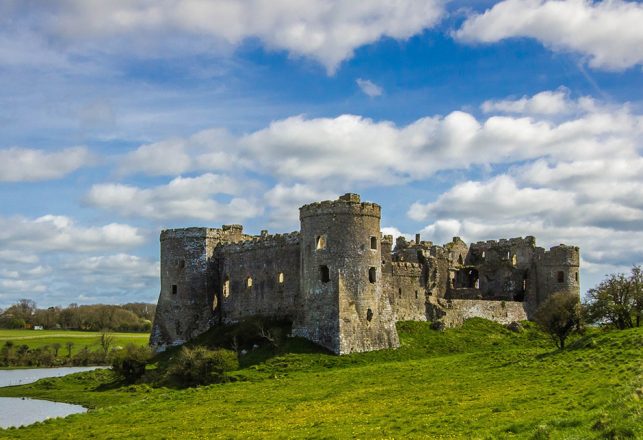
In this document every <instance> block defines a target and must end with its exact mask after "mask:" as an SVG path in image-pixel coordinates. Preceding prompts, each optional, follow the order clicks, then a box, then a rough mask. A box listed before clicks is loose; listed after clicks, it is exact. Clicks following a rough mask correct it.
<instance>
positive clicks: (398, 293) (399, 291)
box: [397, 287, 402, 298]
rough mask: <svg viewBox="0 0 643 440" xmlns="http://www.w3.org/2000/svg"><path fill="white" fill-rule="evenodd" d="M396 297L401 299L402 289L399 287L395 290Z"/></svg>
mask: <svg viewBox="0 0 643 440" xmlns="http://www.w3.org/2000/svg"><path fill="white" fill-rule="evenodd" d="M397 295H398V297H400V298H402V288H401V287H400V288H399V289H397Z"/></svg>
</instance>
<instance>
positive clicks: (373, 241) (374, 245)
mask: <svg viewBox="0 0 643 440" xmlns="http://www.w3.org/2000/svg"><path fill="white" fill-rule="evenodd" d="M371 249H377V237H371Z"/></svg>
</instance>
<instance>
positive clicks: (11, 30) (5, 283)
mask: <svg viewBox="0 0 643 440" xmlns="http://www.w3.org/2000/svg"><path fill="white" fill-rule="evenodd" d="M642 22H643V6H642V5H641V3H640V2H632V1H630V2H628V1H621V0H613V1H603V2H599V1H596V2H591V1H588V0H569V1H546V0H503V1H498V2H493V1H476V2H463V1H451V2H448V1H431V0H422V1H419V0H418V1H413V0H408V1H399V2H395V3H394V2H388V1H369V2H354V1H331V0H306V1H304V2H302V1H297V2H294V1H287V0H281V1H275V0H271V1H268V0H250V1H245V2H241V1H239V2H235V1H212V2H198V1H196V0H184V1H178V0H167V1H164V2H149V1H144V0H120V1H113V2H103V1H87V0H82V1H81V0H54V1H50V2H46V3H42V2H38V1H14V0H0V201H1V204H0V206H1V208H0V307H6V306H8V305H10V304H12V303H13V302H15V301H16V300H18V299H20V298H25V297H26V298H31V299H34V300H35V301H36V302H37V303H38V304H39V305H40V306H50V305H66V304H69V303H72V302H76V303H97V302H103V303H124V302H130V301H150V302H154V301H156V298H157V295H158V290H159V283H158V234H159V232H160V230H161V229H163V228H170V227H183V226H192V225H195V226H197V225H198V226H219V225H221V224H223V223H230V222H239V223H243V224H244V225H245V228H246V230H247V231H249V232H251V233H258V231H259V230H260V229H264V228H265V227H268V228H269V229H270V230H271V231H274V232H285V231H291V230H297V229H298V219H297V208H298V206H300V205H302V204H304V203H307V202H310V201H314V200H320V199H327V198H335V197H336V196H337V195H338V194H342V193H344V192H349V191H350V192H359V193H361V194H362V198H363V199H365V200H370V201H374V202H377V203H380V204H381V205H382V206H383V218H382V226H383V228H384V230H385V231H386V232H388V233H393V234H409V235H410V234H415V233H416V232H421V233H422V235H423V238H424V239H428V240H433V241H434V242H437V243H444V242H447V241H449V240H450V239H451V237H452V236H454V235H459V236H461V237H463V238H464V239H465V240H467V241H477V240H486V239H497V238H504V237H507V238H508V237H516V236H525V235H534V236H536V238H537V240H538V244H539V245H541V246H544V247H549V246H552V245H556V244H558V243H561V242H562V243H567V244H575V245H578V246H580V247H581V255H582V269H581V275H582V289H583V290H586V289H587V288H590V287H592V286H593V285H595V284H596V283H597V282H598V281H599V280H600V279H601V278H602V277H603V276H604V275H605V274H607V273H611V272H614V271H628V270H629V267H631V265H633V264H641V263H643V247H642V246H641V245H640V244H641V243H643V191H641V188H643V157H642V156H641V154H642V151H643V113H642V112H643V87H642V86H643V80H642V73H643V72H642V66H643V28H641V26H640V23H642Z"/></svg>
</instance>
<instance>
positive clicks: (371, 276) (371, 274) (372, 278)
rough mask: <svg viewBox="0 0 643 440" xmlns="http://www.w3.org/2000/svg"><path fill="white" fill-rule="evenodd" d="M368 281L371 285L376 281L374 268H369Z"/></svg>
mask: <svg viewBox="0 0 643 440" xmlns="http://www.w3.org/2000/svg"><path fill="white" fill-rule="evenodd" d="M368 281H369V282H371V283H374V282H375V281H377V269H375V268H374V267H371V268H370V269H369V270H368Z"/></svg>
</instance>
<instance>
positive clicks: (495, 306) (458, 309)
mask: <svg viewBox="0 0 643 440" xmlns="http://www.w3.org/2000/svg"><path fill="white" fill-rule="evenodd" d="M427 307H428V308H429V309H431V310H430V311H429V315H433V318H434V319H439V320H440V321H442V322H443V323H444V325H445V327H447V328H452V327H458V326H460V325H462V323H464V321H465V320H467V319H469V318H484V319H489V320H491V321H495V322H499V323H500V324H509V323H510V322H513V321H526V320H527V313H526V311H525V309H524V306H523V303H521V302H512V301H488V300H466V299H432V300H431V301H430V302H429V303H428V305H427Z"/></svg>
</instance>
